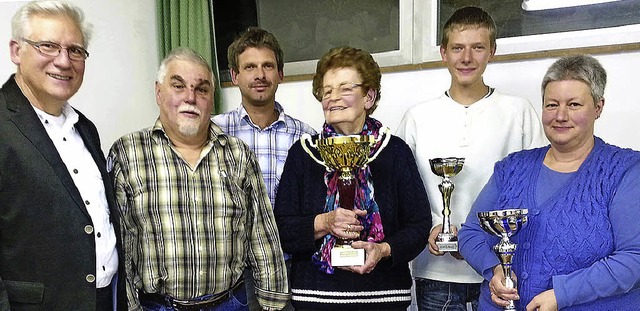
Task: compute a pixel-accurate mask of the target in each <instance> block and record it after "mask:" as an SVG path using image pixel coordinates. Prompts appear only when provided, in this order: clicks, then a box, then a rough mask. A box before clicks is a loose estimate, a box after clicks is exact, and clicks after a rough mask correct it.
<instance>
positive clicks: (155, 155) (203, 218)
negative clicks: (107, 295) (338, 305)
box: [109, 120, 289, 310]
mask: <svg viewBox="0 0 640 311" xmlns="http://www.w3.org/2000/svg"><path fill="white" fill-rule="evenodd" d="M109 167H110V168H109V169H110V171H111V173H112V175H113V177H114V180H115V187H116V197H117V205H118V208H119V210H120V213H121V214H122V225H123V228H124V230H123V232H124V233H123V241H124V249H125V259H126V261H125V268H126V272H127V295H128V300H129V309H130V310H136V309H140V305H139V301H138V299H137V295H136V294H135V293H136V291H137V290H142V291H144V292H146V293H159V294H164V295H169V296H171V297H174V298H178V299H191V298H195V297H199V296H203V295H206V294H216V293H222V292H224V291H226V290H227V289H229V288H230V287H231V286H232V285H233V284H234V283H235V282H236V281H238V280H239V279H240V278H241V276H242V272H243V270H244V269H245V262H246V263H248V264H250V265H251V268H252V270H253V271H254V278H255V279H256V287H257V288H258V293H257V294H258V301H259V302H260V304H261V305H262V306H263V307H269V308H277V309H281V308H282V307H284V305H285V303H286V301H287V300H288V298H289V294H288V292H289V286H288V283H287V276H286V269H285V265H284V260H283V254H282V249H281V247H280V241H279V238H278V231H277V228H276V224H275V221H274V217H273V212H272V209H271V208H270V206H269V202H268V197H267V194H266V189H265V186H264V183H263V181H262V179H261V178H260V170H259V168H258V163H257V161H256V159H255V156H254V155H253V153H252V152H251V150H249V148H248V147H247V146H246V144H244V143H243V142H241V141H240V140H239V139H237V138H235V137H232V136H228V135H225V134H224V133H223V132H222V131H221V129H220V128H219V127H217V126H215V125H214V124H211V126H210V133H209V141H208V143H207V144H206V145H205V146H204V148H203V150H202V153H201V155H200V159H199V160H198V164H197V166H196V167H195V168H191V167H190V166H189V165H188V163H187V162H186V161H184V160H183V159H182V158H181V156H180V155H179V154H178V153H177V152H176V150H175V149H174V147H173V146H172V144H171V143H170V141H169V139H168V137H167V136H166V134H165V132H164V130H163V127H162V124H161V123H160V120H158V121H156V123H155V125H154V126H153V127H152V128H148V129H145V130H142V131H139V132H135V133H132V134H129V135H126V136H124V137H122V138H120V139H119V140H118V141H116V142H115V143H114V145H113V146H112V147H111V151H110V153H109Z"/></svg>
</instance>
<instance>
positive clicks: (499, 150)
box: [398, 7, 546, 310]
mask: <svg viewBox="0 0 640 311" xmlns="http://www.w3.org/2000/svg"><path fill="white" fill-rule="evenodd" d="M495 52H496V26H495V23H494V21H493V19H492V18H491V16H490V15H489V14H488V13H487V12H485V11H484V10H482V9H480V8H477V7H465V8H461V9H459V10H457V11H456V12H455V13H454V14H453V15H452V16H451V18H449V20H448V21H447V22H446V24H445V26H444V31H443V36H442V42H441V46H440V54H441V56H442V60H443V62H444V63H445V64H446V66H447V69H448V70H449V73H450V74H451V86H450V88H449V89H448V90H447V91H445V92H444V94H443V95H441V96H440V97H437V98H434V99H431V100H429V101H427V102H425V103H421V104H418V105H416V106H414V107H412V108H411V109H409V110H408V111H407V113H406V114H405V116H404V118H403V120H402V122H401V124H400V126H399V129H398V136H400V137H402V138H404V139H405V141H406V142H407V144H408V145H409V146H410V147H411V148H412V150H413V152H414V155H415V157H416V161H417V164H418V168H419V170H420V174H421V176H422V179H423V180H424V184H425V188H426V190H427V193H428V194H429V199H430V200H429V201H430V202H431V214H432V217H433V220H434V221H433V224H434V227H433V228H432V229H431V232H430V233H429V246H428V247H427V249H425V250H424V251H423V252H422V254H420V255H419V256H418V257H417V258H416V259H415V260H414V261H413V263H412V273H413V277H414V279H415V281H416V300H417V304H418V308H419V310H467V304H468V303H470V304H471V306H472V308H473V310H477V302H478V295H479V292H480V283H481V282H482V277H481V276H480V275H478V274H477V273H476V272H475V271H474V270H473V269H472V268H471V267H470V266H469V265H468V264H467V262H466V261H464V259H463V258H462V257H461V256H460V254H459V253H458V252H450V253H449V254H447V253H445V252H442V251H441V250H440V249H439V248H438V246H437V245H436V243H435V242H436V238H437V236H438V233H439V232H441V231H442V219H443V216H442V211H443V203H442V199H441V193H440V191H439V190H438V184H440V183H441V182H442V179H441V177H439V176H437V175H435V174H433V173H432V172H431V168H430V164H429V159H433V158H446V157H458V158H465V163H464V166H463V169H462V171H461V172H460V173H459V174H458V175H457V176H455V177H453V178H452V181H453V183H454V184H455V191H454V192H453V194H452V198H451V215H450V217H451V223H452V228H450V229H451V231H452V232H453V233H454V234H457V226H459V224H460V222H462V221H464V219H465V218H466V216H467V214H468V212H469V210H470V209H471V205H472V203H473V201H474V200H475V198H476V196H477V195H478V193H479V192H480V190H481V189H482V187H483V186H484V184H485V183H486V182H487V180H488V179H489V177H490V176H491V173H492V172H493V165H494V163H495V162H496V161H498V160H500V159H502V158H503V157H504V156H506V155H507V154H509V153H511V152H514V151H518V150H521V149H529V148H533V147H539V146H542V145H544V144H546V139H545V138H544V133H543V131H542V127H541V124H540V119H539V117H538V115H537V113H536V112H535V110H534V108H533V106H532V105H531V104H530V103H529V102H528V101H527V100H526V99H524V98H520V97H515V96H510V95H506V94H502V93H500V92H498V91H497V90H495V89H494V88H492V87H489V86H487V85H486V84H485V83H484V80H483V78H482V75H483V73H484V70H485V69H486V67H487V64H488V63H489V61H490V60H491V59H492V57H493V56H494V55H495Z"/></svg>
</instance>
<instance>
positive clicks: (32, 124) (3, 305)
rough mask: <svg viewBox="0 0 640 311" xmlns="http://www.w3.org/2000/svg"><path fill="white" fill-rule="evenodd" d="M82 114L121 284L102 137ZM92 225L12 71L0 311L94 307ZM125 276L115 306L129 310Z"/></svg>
mask: <svg viewBox="0 0 640 311" xmlns="http://www.w3.org/2000/svg"><path fill="white" fill-rule="evenodd" d="M78 114H79V115H80V118H79V121H78V123H77V124H76V129H77V130H78V132H79V133H80V136H81V137H82V140H83V141H84V144H85V146H86V147H87V149H88V150H89V152H90V153H91V155H92V156H93V159H94V161H95V162H96V164H97V166H98V168H99V169H100V173H101V175H102V180H103V182H104V187H105V191H106V196H107V201H108V203H109V207H110V215H111V222H112V223H113V224H114V226H115V230H116V237H117V238H118V245H117V247H118V256H119V257H120V265H119V267H120V268H119V271H120V272H119V275H120V277H119V280H122V281H123V280H124V279H125V277H124V273H123V271H124V269H122V268H124V265H123V264H122V263H123V254H122V251H121V250H122V247H121V245H120V243H121V242H120V230H119V228H118V219H117V215H118V214H117V211H116V210H115V198H114V192H113V187H112V183H111V180H110V177H109V175H108V173H107V172H106V161H105V158H104V154H103V153H102V150H101V149H100V138H99V137H98V131H97V130H96V127H95V126H94V125H93V123H91V121H89V120H88V119H87V118H86V117H85V116H84V115H83V114H81V113H80V112H78ZM92 226H93V225H92V222H91V217H90V216H89V213H88V212H87V210H86V208H85V205H84V203H83V202H82V197H81V196H80V192H79V191H78V189H77V188H76V186H75V184H74V182H73V180H72V178H71V176H70V175H69V172H68V171H67V168H66V166H65V164H64V163H63V162H62V159H61V158H60V155H59V154H58V152H57V150H56V148H55V146H54V144H53V142H52V141H51V139H50V138H49V136H48V135H47V132H46V130H45V128H44V127H43V126H42V123H41V122H40V120H39V119H38V116H37V115H36V113H35V111H34V110H33V109H32V107H31V105H30V103H29V101H28V100H27V98H26V97H25V96H24V95H23V94H22V92H21V90H20V88H19V87H18V85H17V84H16V81H15V77H14V76H11V77H10V78H9V80H8V81H7V82H6V83H5V84H4V85H3V86H2V88H1V89H0V310H9V309H11V310H65V311H66V310H95V309H96V285H95V281H94V280H92V276H95V274H96V271H95V270H96V253H95V240H94V239H95V237H94V232H93V227H92ZM94 279H95V277H94ZM122 281H120V282H119V284H118V293H119V295H118V296H119V297H118V301H119V303H118V306H119V309H122V310H126V293H125V289H124V283H123V282H122ZM120 302H122V303H120Z"/></svg>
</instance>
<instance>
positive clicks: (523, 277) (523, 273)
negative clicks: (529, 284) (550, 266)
mask: <svg viewBox="0 0 640 311" xmlns="http://www.w3.org/2000/svg"><path fill="white" fill-rule="evenodd" d="M528 278H529V273H527V272H526V271H525V272H522V279H524V280H526V279H528Z"/></svg>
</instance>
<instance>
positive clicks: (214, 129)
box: [151, 118, 227, 145]
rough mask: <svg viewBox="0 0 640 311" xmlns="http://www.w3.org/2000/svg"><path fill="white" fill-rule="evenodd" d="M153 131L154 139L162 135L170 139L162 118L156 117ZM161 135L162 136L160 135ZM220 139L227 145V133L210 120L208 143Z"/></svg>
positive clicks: (220, 141) (219, 140)
mask: <svg viewBox="0 0 640 311" xmlns="http://www.w3.org/2000/svg"><path fill="white" fill-rule="evenodd" d="M151 132H152V133H156V135H152V136H153V137H154V139H159V138H160V137H164V139H165V140H167V141H170V140H169V136H167V133H166V132H165V131H164V126H163V125H162V122H161V121H160V118H158V119H156V122H155V123H154V124H153V126H152V127H151ZM160 135H161V136H160ZM216 141H218V142H219V143H220V144H221V145H225V144H226V143H227V134H225V133H224V131H223V130H222V129H221V128H220V127H219V126H218V125H216V124H215V123H213V122H212V121H209V138H208V143H209V144H213V143H214V142H216Z"/></svg>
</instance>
